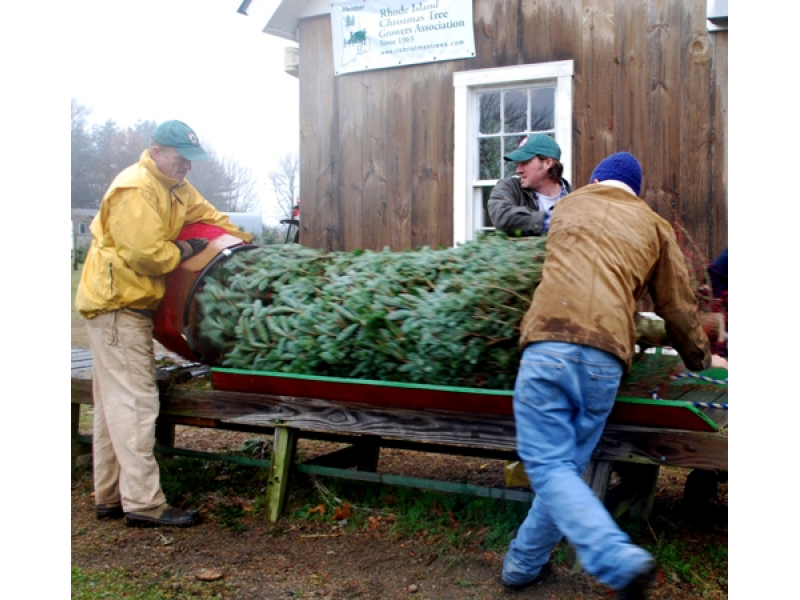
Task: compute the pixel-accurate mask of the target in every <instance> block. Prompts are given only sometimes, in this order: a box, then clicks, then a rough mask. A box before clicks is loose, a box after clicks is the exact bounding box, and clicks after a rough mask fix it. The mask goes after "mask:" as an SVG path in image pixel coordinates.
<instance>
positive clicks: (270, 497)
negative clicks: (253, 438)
mask: <svg viewBox="0 0 800 600" xmlns="http://www.w3.org/2000/svg"><path fill="white" fill-rule="evenodd" d="M296 449H297V431H296V430H294V429H292V428H291V427H284V426H281V425H277V426H276V427H275V438H274V442H273V444H272V460H271V461H270V469H269V479H268V480H267V520H268V521H269V522H271V523H275V522H276V521H278V519H280V517H281V514H282V513H283V508H284V506H285V504H286V492H287V490H288V485H289V469H290V467H291V464H292V460H293V459H294V454H295V450H296Z"/></svg>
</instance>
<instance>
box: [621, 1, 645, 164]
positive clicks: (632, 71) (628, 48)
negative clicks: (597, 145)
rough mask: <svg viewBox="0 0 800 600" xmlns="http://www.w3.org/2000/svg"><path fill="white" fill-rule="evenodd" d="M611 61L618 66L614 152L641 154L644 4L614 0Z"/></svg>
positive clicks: (643, 126)
mask: <svg viewBox="0 0 800 600" xmlns="http://www.w3.org/2000/svg"><path fill="white" fill-rule="evenodd" d="M616 15H617V19H616V23H615V26H616V34H615V38H616V44H615V49H614V50H615V57H614V62H615V63H616V64H617V65H618V68H617V69H616V73H617V77H616V79H615V81H614V99H615V101H614V106H613V109H614V113H613V122H614V137H615V143H616V148H615V150H616V151H623V150H624V151H626V152H630V153H631V154H633V155H634V156H636V157H637V158H640V159H641V157H643V156H645V155H646V154H647V150H648V148H649V145H650V141H649V140H647V139H646V138H645V137H644V136H642V132H643V131H647V127H648V123H649V111H648V105H647V74H648V56H647V32H646V29H645V28H644V27H642V24H643V23H646V22H647V3H645V2H629V1H627V0H617V3H616Z"/></svg>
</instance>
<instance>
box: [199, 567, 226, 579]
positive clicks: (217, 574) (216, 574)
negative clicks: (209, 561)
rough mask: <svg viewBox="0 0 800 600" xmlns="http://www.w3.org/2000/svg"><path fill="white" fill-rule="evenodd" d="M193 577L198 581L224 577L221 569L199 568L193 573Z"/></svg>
mask: <svg viewBox="0 0 800 600" xmlns="http://www.w3.org/2000/svg"><path fill="white" fill-rule="evenodd" d="M194 576H195V579H199V580H200V581H217V580H219V579H222V578H223V577H225V574H224V573H223V572H222V569H200V570H199V571H197V572H195V574H194Z"/></svg>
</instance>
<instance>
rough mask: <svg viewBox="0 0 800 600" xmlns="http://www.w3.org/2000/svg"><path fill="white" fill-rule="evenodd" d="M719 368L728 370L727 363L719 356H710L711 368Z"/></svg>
mask: <svg viewBox="0 0 800 600" xmlns="http://www.w3.org/2000/svg"><path fill="white" fill-rule="evenodd" d="M715 367H716V368H720V369H726V370H727V368H728V361H727V360H725V359H724V358H722V357H721V356H719V355H718V354H712V355H711V368H715Z"/></svg>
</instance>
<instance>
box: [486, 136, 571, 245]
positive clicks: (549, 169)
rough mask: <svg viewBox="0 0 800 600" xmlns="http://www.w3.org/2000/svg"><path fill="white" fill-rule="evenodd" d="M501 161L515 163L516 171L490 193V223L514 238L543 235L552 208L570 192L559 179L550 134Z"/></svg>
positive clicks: (524, 144)
mask: <svg viewBox="0 0 800 600" xmlns="http://www.w3.org/2000/svg"><path fill="white" fill-rule="evenodd" d="M503 158H505V159H506V160H509V161H516V163H517V172H516V174H515V175H512V176H511V177H507V178H505V179H501V180H500V181H498V182H497V184H496V185H495V186H494V189H493V190H492V194H491V196H490V197H489V206H488V209H489V217H490V218H491V219H492V224H493V225H494V227H495V229H497V230H498V231H504V232H506V233H507V234H508V235H513V236H520V235H522V236H529V235H542V234H543V233H546V232H547V230H548V229H549V227H550V214H551V212H552V210H553V207H554V206H555V204H556V202H558V200H559V199H560V198H563V197H564V196H566V195H567V194H569V193H570V191H571V188H570V185H569V182H568V181H567V180H566V179H564V178H563V177H562V174H563V172H564V166H563V165H562V164H561V163H560V162H559V160H560V158H561V148H559V146H558V144H557V143H556V141H555V140H554V139H553V138H551V137H550V136H549V135H545V134H543V133H536V134H533V135H530V136H528V137H527V138H526V139H524V140H523V141H522V144H520V146H519V148H517V149H516V150H514V151H513V152H510V153H508V154H506V155H505V156H504V157H503Z"/></svg>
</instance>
